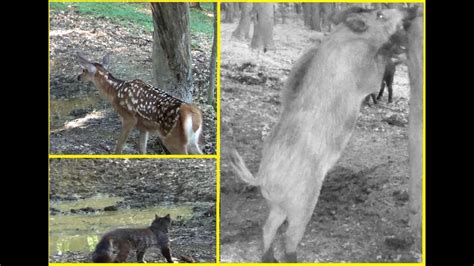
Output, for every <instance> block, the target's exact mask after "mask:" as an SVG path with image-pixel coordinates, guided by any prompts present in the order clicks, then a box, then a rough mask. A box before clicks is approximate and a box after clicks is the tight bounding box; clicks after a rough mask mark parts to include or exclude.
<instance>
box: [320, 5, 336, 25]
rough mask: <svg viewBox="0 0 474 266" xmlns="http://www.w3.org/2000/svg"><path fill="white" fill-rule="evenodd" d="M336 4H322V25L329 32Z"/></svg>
mask: <svg viewBox="0 0 474 266" xmlns="http://www.w3.org/2000/svg"><path fill="white" fill-rule="evenodd" d="M334 5H335V4H334V3H323V4H321V14H322V25H323V28H324V29H326V30H327V31H331V20H330V18H331V16H332V14H333V12H334Z"/></svg>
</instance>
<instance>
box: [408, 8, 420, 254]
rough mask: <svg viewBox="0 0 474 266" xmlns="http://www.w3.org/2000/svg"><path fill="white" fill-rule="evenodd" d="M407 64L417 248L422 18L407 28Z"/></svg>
mask: <svg viewBox="0 0 474 266" xmlns="http://www.w3.org/2000/svg"><path fill="white" fill-rule="evenodd" d="M407 36H408V47H407V48H408V52H407V59H408V60H407V66H408V74H409V77H410V113H409V119H408V120H409V162H410V185H409V190H410V208H409V210H410V226H411V228H412V230H413V232H414V233H415V239H416V242H415V243H416V247H417V248H418V249H420V250H421V226H422V219H421V217H422V216H421V215H422V176H423V168H422V167H423V164H422V162H423V154H422V152H423V146H422V145H423V17H417V18H415V19H414V20H413V22H412V24H411V26H410V28H409V30H408V35H407Z"/></svg>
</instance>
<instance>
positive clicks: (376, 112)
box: [220, 19, 421, 262]
mask: <svg viewBox="0 0 474 266" xmlns="http://www.w3.org/2000/svg"><path fill="white" fill-rule="evenodd" d="M236 27H237V23H233V24H224V23H221V41H222V46H221V62H222V63H221V97H222V98H221V106H222V112H221V114H222V116H221V121H222V134H221V136H222V145H223V146H222V147H223V150H225V147H226V144H228V143H233V144H234V145H235V147H236V148H237V149H238V150H239V152H240V153H241V155H242V157H243V158H244V160H245V161H246V163H247V166H248V167H249V169H250V170H251V171H252V172H253V173H256V172H257V170H258V165H259V162H260V159H261V151H262V144H263V142H264V140H265V138H266V136H267V135H268V134H269V132H270V130H271V128H272V126H273V125H274V124H275V122H276V121H277V119H278V117H279V112H280V109H281V98H280V93H281V90H282V88H283V84H284V82H285V80H286V77H287V76H288V74H289V72H290V69H291V67H292V65H293V64H294V62H295V61H296V60H297V59H298V57H299V56H300V55H301V54H302V51H303V50H304V49H305V48H307V47H308V46H310V45H312V44H313V43H314V42H316V40H319V39H320V37H321V33H318V32H315V31H310V30H308V29H305V28H304V27H303V22H302V21H301V20H295V19H289V20H288V21H287V24H284V25H283V24H281V23H277V24H276V25H275V27H274V34H273V36H274V41H275V45H276V49H275V50H272V51H267V52H266V53H263V52H256V51H251V49H250V48H249V44H250V40H243V41H240V40H235V39H232V38H231V34H232V31H233V30H234V29H235V28H236ZM250 36H251V35H250ZM408 82H409V81H408V74H407V68H406V66H404V65H399V66H398V67H397V72H396V75H395V80H394V84H393V88H394V102H393V103H392V104H388V103H387V98H386V97H387V96H386V95H387V94H386V95H385V97H384V98H383V99H382V101H380V102H379V104H378V105H371V106H368V105H362V106H361V109H360V116H359V119H358V122H357V125H356V128H355V131H354V133H353V135H352V137H351V139H350V142H349V144H348V146H347V147H346V149H345V151H344V152H343V154H342V156H341V158H340V159H339V161H338V162H337V164H336V165H335V166H334V167H333V169H332V170H331V171H330V172H329V173H328V175H327V177H326V179H325V182H324V185H323V188H322V191H321V195H320V197H319V201H318V204H317V206H316V209H315V211H314V214H313V217H312V219H311V221H310V222H309V224H308V226H307V228H306V231H305V232H306V233H305V236H304V238H303V240H302V242H301V243H300V245H299V248H298V259H299V261H302V262H415V261H420V260H421V254H420V253H419V251H417V250H416V249H415V247H414V244H413V242H414V240H413V238H412V237H411V234H410V230H409V226H408V193H407V190H408V185H407V184H408V180H409V171H408V169H409V168H408V167H409V165H408V132H407V129H408V100H409V83H408ZM378 89H379V88H374V92H375V91H377V90H378ZM386 93H387V92H386ZM221 162H222V166H221V224H220V228H221V229H220V237H221V240H220V241H221V242H220V243H221V249H220V254H221V261H223V262H258V261H260V256H261V253H260V252H261V228H262V225H263V223H264V221H265V219H266V215H267V211H268V210H267V206H266V203H265V201H264V199H263V198H262V196H261V194H260V192H259V190H258V189H257V188H255V187H248V186H246V185H245V184H244V183H242V182H241V181H240V180H238V178H237V177H235V176H234V175H233V174H232V172H231V171H230V169H229V166H228V164H227V162H226V158H225V156H223V157H222V160H221ZM282 227H283V228H280V236H279V237H278V238H277V242H276V243H277V244H276V256H277V258H278V257H279V258H281V256H282V250H283V237H282V236H281V233H283V232H284V230H282V229H284V227H285V226H282Z"/></svg>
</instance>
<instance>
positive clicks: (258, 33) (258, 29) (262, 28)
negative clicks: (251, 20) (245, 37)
mask: <svg viewBox="0 0 474 266" xmlns="http://www.w3.org/2000/svg"><path fill="white" fill-rule="evenodd" d="M255 7H256V9H257V22H256V24H255V26H254V31H253V37H252V42H251V43H250V47H251V48H252V49H261V48H262V47H263V51H264V52H265V51H267V50H272V49H274V48H275V43H274V42H273V16H274V14H273V4H272V3H255Z"/></svg>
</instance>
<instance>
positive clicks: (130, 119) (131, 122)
mask: <svg viewBox="0 0 474 266" xmlns="http://www.w3.org/2000/svg"><path fill="white" fill-rule="evenodd" d="M121 118H122V132H121V133H120V137H119V139H118V141H117V147H116V148H115V153H117V154H118V153H122V150H123V145H124V144H125V141H127V139H128V136H129V135H130V132H131V131H132V129H133V127H134V126H135V125H136V124H137V119H136V118H135V117H134V116H133V115H127V116H122V117H121Z"/></svg>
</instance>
